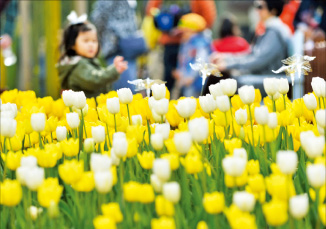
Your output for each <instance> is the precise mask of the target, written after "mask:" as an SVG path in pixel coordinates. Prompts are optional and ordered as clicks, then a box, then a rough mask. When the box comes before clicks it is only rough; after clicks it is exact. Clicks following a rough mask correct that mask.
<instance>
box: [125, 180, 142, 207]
mask: <svg viewBox="0 0 326 229" xmlns="http://www.w3.org/2000/svg"><path fill="white" fill-rule="evenodd" d="M141 195H143V193H141V185H140V184H139V183H138V182H135V181H129V182H128V183H124V184H123V197H124V199H125V200H126V201H128V202H137V201H138V200H139V198H140V196H141Z"/></svg>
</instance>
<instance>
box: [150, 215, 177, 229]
mask: <svg viewBox="0 0 326 229" xmlns="http://www.w3.org/2000/svg"><path fill="white" fill-rule="evenodd" d="M151 228H152V229H175V228H176V226H175V222H174V219H173V218H170V217H166V216H162V217H161V218H159V219H152V220H151Z"/></svg>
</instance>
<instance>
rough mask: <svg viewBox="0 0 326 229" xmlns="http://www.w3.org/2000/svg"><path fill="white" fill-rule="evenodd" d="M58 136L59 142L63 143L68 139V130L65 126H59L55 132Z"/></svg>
mask: <svg viewBox="0 0 326 229" xmlns="http://www.w3.org/2000/svg"><path fill="white" fill-rule="evenodd" d="M55 133H56V136H57V140H58V141H59V142H60V141H63V140H65V139H66V137H67V128H66V127H65V126H57V128H56V130H55Z"/></svg>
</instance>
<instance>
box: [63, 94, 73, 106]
mask: <svg viewBox="0 0 326 229" xmlns="http://www.w3.org/2000/svg"><path fill="white" fill-rule="evenodd" d="M62 100H63V102H64V104H65V105H66V106H67V107H71V106H73V105H74V101H75V92H74V91H72V90H65V91H63V92H62Z"/></svg>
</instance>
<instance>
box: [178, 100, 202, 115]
mask: <svg viewBox="0 0 326 229" xmlns="http://www.w3.org/2000/svg"><path fill="white" fill-rule="evenodd" d="M196 107H197V101H196V99H194V98H185V99H179V100H178V104H177V105H176V106H175V108H176V109H177V112H178V114H179V115H180V116H181V117H182V118H190V117H191V116H192V115H193V114H194V113H195V111H196Z"/></svg>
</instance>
